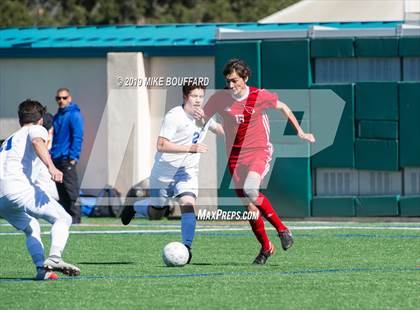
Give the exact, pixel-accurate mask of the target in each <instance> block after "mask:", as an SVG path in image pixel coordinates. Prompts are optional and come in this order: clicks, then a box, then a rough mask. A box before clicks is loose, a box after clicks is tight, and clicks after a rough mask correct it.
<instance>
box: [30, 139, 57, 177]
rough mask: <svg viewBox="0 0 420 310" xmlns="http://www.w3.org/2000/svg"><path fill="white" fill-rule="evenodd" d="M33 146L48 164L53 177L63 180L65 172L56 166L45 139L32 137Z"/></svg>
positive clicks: (46, 164)
mask: <svg viewBox="0 0 420 310" xmlns="http://www.w3.org/2000/svg"><path fill="white" fill-rule="evenodd" d="M32 146H33V148H34V150H35V153H36V155H38V157H39V158H40V159H41V161H42V162H43V163H44V164H45V166H47V168H48V171H49V173H50V174H51V178H52V179H53V180H54V181H56V182H60V183H61V182H63V173H62V172H61V171H60V170H58V169H57V168H56V167H55V166H54V164H53V162H52V160H51V156H50V153H49V152H48V149H47V146H46V144H45V141H44V140H43V139H42V138H34V139H32Z"/></svg>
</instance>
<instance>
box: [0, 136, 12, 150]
mask: <svg viewBox="0 0 420 310" xmlns="http://www.w3.org/2000/svg"><path fill="white" fill-rule="evenodd" d="M12 138H13V136H11V137H10V138H9V139H7V140H6V141H5V142H4V143H3V144H2V145H1V146H0V152H1V151H3V150H5V151H8V150H10V149H11V148H12ZM4 145H6V146H4ZM3 147H4V148H3Z"/></svg>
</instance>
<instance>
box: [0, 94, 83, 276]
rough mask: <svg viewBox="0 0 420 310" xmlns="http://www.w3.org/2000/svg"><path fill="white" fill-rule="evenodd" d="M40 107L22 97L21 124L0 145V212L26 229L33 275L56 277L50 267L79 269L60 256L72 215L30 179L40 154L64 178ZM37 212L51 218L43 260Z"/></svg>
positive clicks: (68, 271)
mask: <svg viewBox="0 0 420 310" xmlns="http://www.w3.org/2000/svg"><path fill="white" fill-rule="evenodd" d="M44 113H45V108H44V107H43V106H42V105H41V104H40V103H39V102H37V101H33V100H29V99H28V100H26V101H24V102H22V103H21V104H20V105H19V111H18V115H19V122H20V125H21V128H20V129H19V130H18V131H16V132H15V133H14V134H12V135H11V136H9V137H8V138H7V139H6V140H5V141H4V143H3V144H2V146H1V147H0V216H1V217H3V218H4V219H6V220H7V221H8V222H9V223H10V224H11V225H13V226H14V227H15V228H16V229H18V230H21V231H23V232H24V233H25V235H26V246H27V248H28V251H29V253H30V255H31V257H32V261H33V262H34V264H35V266H36V269H37V274H36V276H35V279H37V280H47V279H56V278H57V275H56V274H55V273H54V272H53V271H59V272H62V273H64V274H67V275H73V276H75V275H79V274H80V269H79V268H77V267H76V266H73V265H71V264H68V263H66V262H64V261H63V260H62V258H61V256H62V252H63V250H64V248H65V245H66V243H67V239H68V236H69V228H70V225H71V222H72V220H71V217H70V216H69V215H68V214H67V212H66V211H65V210H64V209H63V208H62V207H61V206H60V204H58V202H57V201H56V200H54V199H53V198H52V197H51V196H50V195H49V194H48V193H46V192H45V191H44V190H43V189H42V188H40V187H39V186H37V185H36V184H34V182H33V179H32V177H33V176H32V174H33V170H34V168H36V166H37V165H38V164H37V162H38V161H40V160H41V161H42V162H43V163H44V164H45V165H46V166H47V167H48V171H49V173H50V175H51V178H52V179H53V180H54V181H56V182H62V179H63V174H62V172H61V171H59V170H58V169H57V168H56V167H55V166H54V164H53V162H52V160H51V157H50V155H49V153H48V149H47V146H46V142H47V139H48V133H47V130H46V129H45V128H44V127H42V122H43V120H42V116H43V114H44ZM37 218H42V219H44V220H46V221H48V222H49V223H51V224H52V227H51V248H50V253H49V256H48V258H47V259H46V260H44V246H43V244H42V241H41V229H40V226H39V223H38V221H37V220H36V219H37Z"/></svg>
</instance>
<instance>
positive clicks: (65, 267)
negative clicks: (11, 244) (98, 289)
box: [25, 187, 80, 276]
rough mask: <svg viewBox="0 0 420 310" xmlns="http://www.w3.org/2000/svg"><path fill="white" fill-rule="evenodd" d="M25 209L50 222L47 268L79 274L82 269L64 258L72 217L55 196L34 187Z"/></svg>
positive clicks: (73, 274) (34, 215)
mask: <svg viewBox="0 0 420 310" xmlns="http://www.w3.org/2000/svg"><path fill="white" fill-rule="evenodd" d="M25 211H26V212H27V213H28V214H29V215H31V216H33V217H35V218H42V219H44V220H46V221H47V222H49V223H50V224H51V225H52V227H51V247H50V253H49V256H48V258H47V259H46V260H45V261H44V267H45V268H46V269H47V270H53V271H59V272H62V273H64V274H67V275H71V276H77V275H79V274H80V269H79V268H78V267H76V266H74V265H72V264H69V263H66V262H65V261H63V259H62V254H63V251H64V248H65V247H66V244H67V240H68V237H69V229H70V226H71V224H72V217H71V216H70V215H69V214H68V213H67V212H66V211H65V210H64V208H63V207H62V206H61V205H60V204H59V203H58V202H57V201H56V200H54V199H53V198H51V197H50V196H49V195H47V194H46V193H45V192H44V191H43V190H42V189H41V188H39V187H34V188H33V194H32V196H28V197H27V198H26V199H25Z"/></svg>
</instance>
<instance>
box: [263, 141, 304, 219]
mask: <svg viewBox="0 0 420 310" xmlns="http://www.w3.org/2000/svg"><path fill="white" fill-rule="evenodd" d="M287 147H293V146H292V145H287ZM308 151H309V147H308ZM262 192H263V193H264V194H265V195H266V196H267V197H268V198H269V199H270V201H271V203H272V205H273V207H274V209H275V210H276V211H277V213H278V214H279V215H280V216H284V217H306V216H310V215H311V212H310V199H311V176H310V169H309V158H277V159H276V160H275V163H274V166H273V170H272V172H271V178H270V180H269V182H268V188H267V189H266V190H263V191H262Z"/></svg>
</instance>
